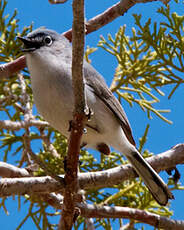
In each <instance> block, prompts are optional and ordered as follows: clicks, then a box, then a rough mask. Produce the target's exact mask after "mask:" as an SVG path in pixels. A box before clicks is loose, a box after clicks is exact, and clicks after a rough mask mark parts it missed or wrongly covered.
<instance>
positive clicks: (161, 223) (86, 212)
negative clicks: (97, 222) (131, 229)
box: [41, 193, 184, 230]
mask: <svg viewBox="0 0 184 230" xmlns="http://www.w3.org/2000/svg"><path fill="white" fill-rule="evenodd" d="M41 197H42V199H43V200H44V201H46V202H47V203H49V204H50V205H52V206H53V207H54V208H56V209H60V208H61V207H62V202H63V197H62V196H61V195H59V194H57V195H56V194H54V193H52V194H50V195H41ZM76 205H77V207H78V208H79V209H80V211H81V214H80V215H81V216H83V217H85V218H125V219H133V220H135V221H138V222H142V223H146V224H149V225H151V226H154V227H156V228H159V229H160V228H161V229H167V230H183V229H184V221H180V220H172V219H169V218H167V217H161V216H159V215H157V214H154V213H151V212H148V211H144V210H140V209H134V208H128V207H119V206H114V207H109V206H103V205H91V204H86V203H77V204H76Z"/></svg>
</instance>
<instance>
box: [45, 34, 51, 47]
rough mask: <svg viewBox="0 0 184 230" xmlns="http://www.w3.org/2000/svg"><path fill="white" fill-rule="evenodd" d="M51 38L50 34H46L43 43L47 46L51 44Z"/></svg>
mask: <svg viewBox="0 0 184 230" xmlns="http://www.w3.org/2000/svg"><path fill="white" fill-rule="evenodd" d="M52 42H53V41H52V38H51V37H50V36H46V37H45V38H44V43H45V44H46V45H47V46H51V45H52Z"/></svg>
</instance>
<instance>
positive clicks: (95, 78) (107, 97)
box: [84, 62, 135, 145]
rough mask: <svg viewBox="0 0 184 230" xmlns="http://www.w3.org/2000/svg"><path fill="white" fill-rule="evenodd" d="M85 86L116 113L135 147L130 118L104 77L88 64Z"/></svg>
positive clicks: (86, 65)
mask: <svg viewBox="0 0 184 230" xmlns="http://www.w3.org/2000/svg"><path fill="white" fill-rule="evenodd" d="M84 76H85V81H86V82H85V84H87V85H88V86H90V87H91V90H93V92H94V93H95V94H96V96H98V97H99V98H100V99H101V100H102V101H103V102H104V104H105V105H106V106H107V107H108V108H109V109H110V110H111V111H112V112H113V113H114V115H115V116H116V118H117V119H118V121H119V122H120V125H121V127H122V128H123V131H124V133H125V135H126V137H127V139H128V140H129V141H130V143H131V144H133V145H135V141H134V138H133V136H132V130H131V128H130V124H129V121H128V118H127V116H126V114H125V112H124V110H123V108H122V106H121V104H120V103H119V101H118V100H117V99H116V97H115V96H114V95H113V94H112V92H111V91H110V90H109V89H108V87H107V85H106V83H105V81H104V79H103V77H102V76H101V75H100V74H99V73H98V72H97V71H96V70H95V69H94V68H93V67H92V66H91V65H90V64H88V63H87V62H85V63H84Z"/></svg>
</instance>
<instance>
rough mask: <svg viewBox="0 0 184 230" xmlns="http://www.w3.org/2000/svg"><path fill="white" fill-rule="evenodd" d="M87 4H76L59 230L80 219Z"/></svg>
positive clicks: (82, 2)
mask: <svg viewBox="0 0 184 230" xmlns="http://www.w3.org/2000/svg"><path fill="white" fill-rule="evenodd" d="M84 34H85V29H84V0H73V29H72V38H73V40H72V45H73V48H72V83H73V94H74V115H73V121H72V122H71V134H70V139H69V146H68V153H67V158H66V161H65V166H66V167H65V168H66V174H65V182H66V187H65V192H64V203H63V212H62V217H61V220H60V223H59V229H67V230H68V229H72V225H73V223H74V222H75V219H76V218H77V216H78V215H79V213H78V209H76V208H75V203H76V201H75V197H76V193H77V190H78V184H77V171H78V162H79V152H80V142H81V137H82V134H83V129H84V122H85V120H86V115H85V112H84V111H85V105H86V103H85V93H84V83H83V53H84Z"/></svg>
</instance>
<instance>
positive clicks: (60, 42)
mask: <svg viewBox="0 0 184 230" xmlns="http://www.w3.org/2000/svg"><path fill="white" fill-rule="evenodd" d="M18 38H19V39H20V40H21V41H22V43H23V44H24V48H23V52H24V53H25V56H26V63H27V67H28V70H29V72H30V78H31V87H32V91H33V98H34V102H35V104H36V107H37V110H38V112H39V113H40V114H41V115H42V116H43V118H44V119H45V120H46V121H47V122H49V124H50V125H51V126H52V127H53V128H55V129H56V130H58V131H59V132H61V134H63V135H64V136H65V137H66V138H68V137H69V134H70V133H69V131H68V127H69V122H70V121H71V120H72V115H73V110H74V94H73V88H72V70H71V69H72V46H71V44H70V42H69V41H68V40H67V39H66V38H65V37H64V36H63V35H61V34H59V33H57V32H56V31H54V30H51V29H47V28H38V29H36V30H34V31H32V32H30V33H28V35H27V36H25V37H18ZM83 75H84V89H85V96H86V103H87V106H88V107H89V108H90V109H91V110H92V111H93V115H92V116H91V119H90V120H88V121H86V123H85V130H86V132H85V134H84V135H83V136H82V141H81V146H85V147H86V148H92V149H95V150H98V151H100V152H101V153H104V154H109V153H110V151H111V148H114V149H115V150H117V151H119V152H121V153H122V154H123V155H124V156H126V158H127V159H128V161H129V162H130V163H131V164H132V166H133V168H134V170H135V171H136V173H137V174H138V175H139V176H140V177H141V178H142V180H143V181H144V183H145V185H146V186H147V187H148V189H149V191H150V193H151V194H152V196H153V198H154V199H155V200H156V201H157V203H158V204H160V205H166V204H167V203H168V200H169V199H174V196H173V194H172V193H171V192H170V190H169V188H168V187H167V185H166V184H165V183H164V181H163V180H162V178H161V177H160V176H159V175H158V174H157V173H156V171H155V170H154V169H153V168H152V167H151V166H150V164H149V163H148V162H147V161H146V160H145V159H144V158H143V157H142V155H141V154H140V153H139V151H138V150H137V148H136V145H135V141H134V138H133V135H132V130H131V127H130V123H129V121H128V118H127V116H126V114H125V111H124V109H123V107H122V106H121V104H120V102H119V101H118V99H117V98H116V97H115V96H114V95H113V93H112V92H111V91H110V90H109V88H108V86H107V84H106V82H105V80H104V78H103V77H102V75H101V74H100V73H99V72H98V71H97V70H96V69H95V68H94V67H93V66H92V65H91V64H89V63H88V62H87V61H85V60H84V63H83Z"/></svg>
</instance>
